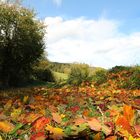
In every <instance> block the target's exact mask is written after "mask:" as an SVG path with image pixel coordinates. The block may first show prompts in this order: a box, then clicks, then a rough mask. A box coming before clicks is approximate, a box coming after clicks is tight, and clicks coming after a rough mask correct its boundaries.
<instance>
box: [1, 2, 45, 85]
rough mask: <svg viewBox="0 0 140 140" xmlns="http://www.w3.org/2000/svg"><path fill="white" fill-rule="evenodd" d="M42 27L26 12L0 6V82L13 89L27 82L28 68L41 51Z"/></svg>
mask: <svg viewBox="0 0 140 140" xmlns="http://www.w3.org/2000/svg"><path fill="white" fill-rule="evenodd" d="M44 33H45V32H44V25H43V24H42V23H41V22H40V21H38V20H37V19H36V18H35V13H34V12H33V11H31V10H29V9H26V8H23V7H21V6H19V5H14V4H2V3H1V4H0V79H1V83H3V85H4V86H13V85H14V86H15V85H17V83H18V82H19V81H20V82H21V81H26V80H27V79H29V76H30V73H31V72H32V66H33V64H34V63H35V62H37V61H38V60H39V58H40V57H41V55H42V53H43V51H44V42H43V36H44Z"/></svg>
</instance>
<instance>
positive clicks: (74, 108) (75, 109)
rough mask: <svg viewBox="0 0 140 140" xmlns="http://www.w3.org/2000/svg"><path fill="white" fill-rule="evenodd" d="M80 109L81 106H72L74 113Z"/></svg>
mask: <svg viewBox="0 0 140 140" xmlns="http://www.w3.org/2000/svg"><path fill="white" fill-rule="evenodd" d="M79 109H80V107H79V106H73V107H71V111H72V112H73V113H74V112H77V111H78V110H79Z"/></svg>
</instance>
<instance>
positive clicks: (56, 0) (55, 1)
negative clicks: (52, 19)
mask: <svg viewBox="0 0 140 140" xmlns="http://www.w3.org/2000/svg"><path fill="white" fill-rule="evenodd" d="M53 3H54V4H56V5H57V6H60V5H61V4H62V0H53Z"/></svg>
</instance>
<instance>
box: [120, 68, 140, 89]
mask: <svg viewBox="0 0 140 140" xmlns="http://www.w3.org/2000/svg"><path fill="white" fill-rule="evenodd" d="M121 87H122V88H127V89H139V88H140V69H139V68H133V69H132V75H131V76H130V77H129V78H128V80H127V81H123V84H122V86H121Z"/></svg>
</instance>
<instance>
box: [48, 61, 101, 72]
mask: <svg viewBox="0 0 140 140" xmlns="http://www.w3.org/2000/svg"><path fill="white" fill-rule="evenodd" d="M74 65H87V66H88V67H89V68H90V70H91V71H93V72H95V71H96V70H100V69H104V68H101V67H93V66H90V65H88V64H84V63H59V62H50V64H49V68H50V69H51V70H53V71H55V72H60V73H66V74H69V72H70V70H71V68H72V67H73V66H74Z"/></svg>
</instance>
